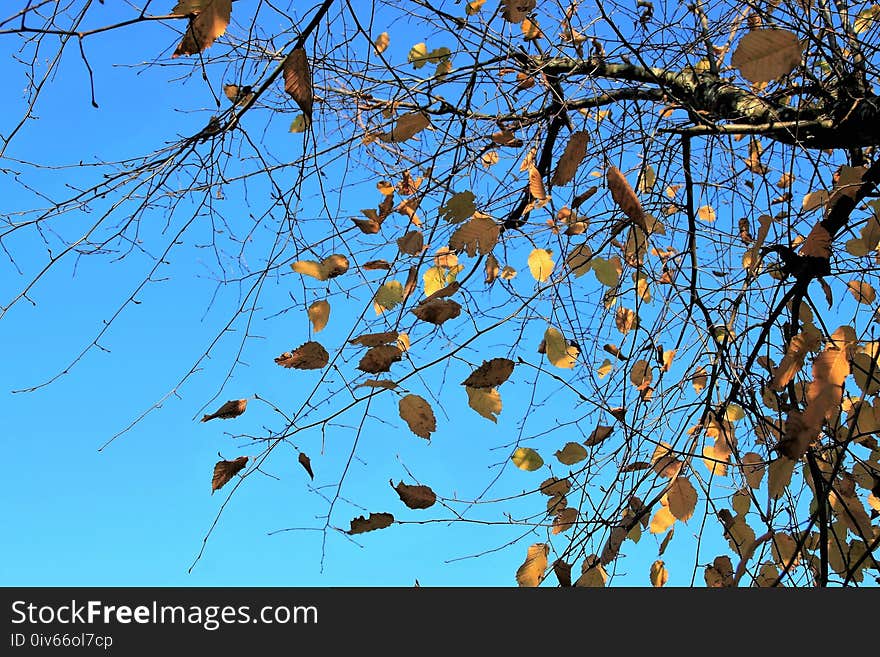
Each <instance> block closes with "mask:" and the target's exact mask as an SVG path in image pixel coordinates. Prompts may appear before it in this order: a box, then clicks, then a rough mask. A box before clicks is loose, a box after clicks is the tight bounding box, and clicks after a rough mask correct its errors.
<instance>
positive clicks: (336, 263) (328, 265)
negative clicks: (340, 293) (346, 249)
mask: <svg viewBox="0 0 880 657" xmlns="http://www.w3.org/2000/svg"><path fill="white" fill-rule="evenodd" d="M290 268H291V269H293V271H295V272H296V273H298V274H303V275H305V276H311V277H312V278H317V279H318V280H319V281H326V280H327V279H330V278H335V277H336V276H341V275H342V274H344V273H345V272H347V271H348V258H346V257H345V256H344V255H339V254H334V255H331V256H327V257H326V258H324V259H323V260H322V261H321V262H315V261H314V260H297V261H296V262H294V263H293V264H292V265H290Z"/></svg>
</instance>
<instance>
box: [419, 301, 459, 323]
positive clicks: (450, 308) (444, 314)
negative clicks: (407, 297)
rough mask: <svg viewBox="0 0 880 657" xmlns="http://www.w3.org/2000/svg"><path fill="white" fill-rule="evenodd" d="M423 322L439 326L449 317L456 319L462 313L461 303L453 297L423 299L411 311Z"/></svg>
mask: <svg viewBox="0 0 880 657" xmlns="http://www.w3.org/2000/svg"><path fill="white" fill-rule="evenodd" d="M411 312H412V314H413V315H415V316H416V317H418V318H419V319H420V320H422V321H423V322H429V323H431V324H437V325H438V326H439V325H440V324H442V323H443V322H445V321H446V320H448V319H455V318H456V317H458V316H459V315H460V314H461V305H460V304H459V303H458V302H456V301H453V300H452V299H431V300H430V301H423V302H422V303H420V304H419V305H418V306H416V307H415V308H413V310H412V311H411Z"/></svg>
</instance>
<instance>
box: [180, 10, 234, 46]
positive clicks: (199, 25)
mask: <svg viewBox="0 0 880 657" xmlns="http://www.w3.org/2000/svg"><path fill="white" fill-rule="evenodd" d="M171 14H172V15H174V16H188V17H189V24H188V25H187V27H186V32H185V33H184V35H183V39H182V40H181V41H180V44H179V45H178V46H177V48H176V49H175V50H174V54H173V55H171V57H172V58H174V57H180V56H181V55H197V54H198V53H200V52H204V51H205V50H206V49H207V48H209V47H210V46H211V44H212V43H214V40H215V39H217V38H218V37H220V36H222V35H223V33H224V32H226V28H227V27H228V25H229V19H230V16H231V14H232V0H181V1H180V2H178V3H177V4H176V5H175V6H174V9H172V10H171Z"/></svg>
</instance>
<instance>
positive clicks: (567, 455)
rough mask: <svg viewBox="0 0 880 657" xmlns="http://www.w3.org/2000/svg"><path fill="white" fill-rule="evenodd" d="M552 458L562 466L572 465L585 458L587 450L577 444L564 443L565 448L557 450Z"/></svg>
mask: <svg viewBox="0 0 880 657" xmlns="http://www.w3.org/2000/svg"><path fill="white" fill-rule="evenodd" d="M554 456H555V457H556V458H557V459H559V462H560V463H562V464H563V465H574V464H575V463H580V462H581V461H583V460H584V459H585V458H587V450H585V449H584V448H583V446H582V445H580V444H579V443H565V446H563V448H562V449H560V450H557V451H556V453H555V454H554Z"/></svg>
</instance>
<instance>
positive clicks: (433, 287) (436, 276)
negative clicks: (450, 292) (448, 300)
mask: <svg viewBox="0 0 880 657" xmlns="http://www.w3.org/2000/svg"><path fill="white" fill-rule="evenodd" d="M463 269H464V265H455V266H454V267H452V268H450V269H447V268H446V267H437V266H434V267H429V268H428V269H427V270H425V273H424V274H422V281H424V283H425V296H426V297H430V296H431V295H432V294H434V293H435V292H437V291H438V290H442V289H443V288H445V287H447V286H448V285H450V284H452V283H454V282H455V279H456V277H457V276H458V274H459V272H461V271H462V270H463Z"/></svg>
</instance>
